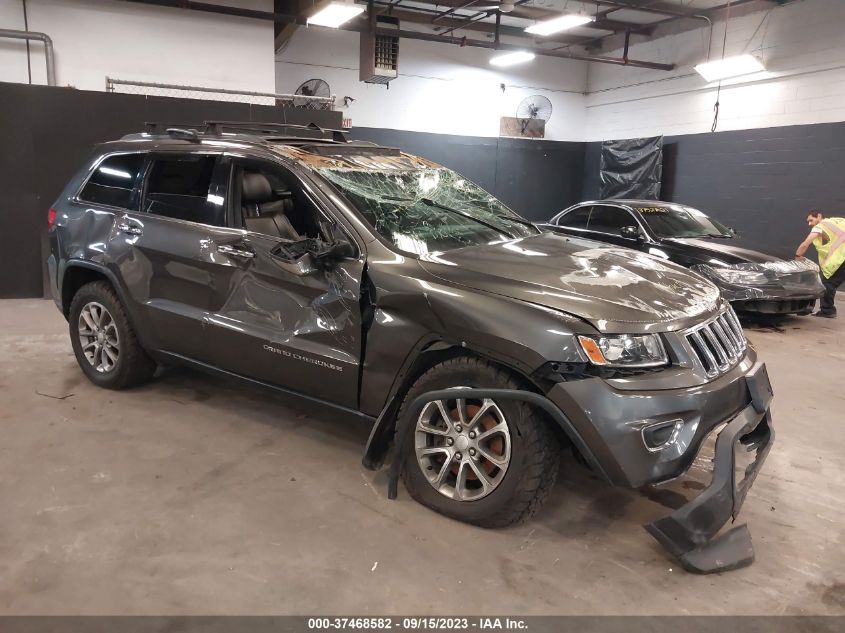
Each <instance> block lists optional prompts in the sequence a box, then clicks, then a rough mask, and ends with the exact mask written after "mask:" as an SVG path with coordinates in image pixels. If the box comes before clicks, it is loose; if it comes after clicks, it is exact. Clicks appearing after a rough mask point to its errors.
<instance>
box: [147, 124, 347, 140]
mask: <svg viewBox="0 0 845 633" xmlns="http://www.w3.org/2000/svg"><path fill="white" fill-rule="evenodd" d="M144 126H145V127H146V132H147V133H149V134H161V133H162V132H164V133H167V134H169V135H171V136H175V135H176V134H174V133H173V132H171V130H173V131H174V132H175V131H176V130H179V132H180V137H181V138H185V135H186V134H188V133H190V132H195V133H196V134H211V135H214V136H219V135H221V134H223V132H224V131H230V132H243V133H246V134H253V135H256V136H264V137H268V136H273V137H279V138H290V139H291V140H298V139H303V138H304V139H309V140H321V141H330V142H333V143H346V142H348V139H347V137H346V132H344V131H343V130H336V129H331V128H322V127H320V126H319V125H317V124H316V123H309V124H308V125H298V124H293V123H271V122H264V121H218V120H210V121H203V122H202V123H163V122H155V121H149V122H146V123H144ZM289 131H292V132H293V133H292V134H290V133H289ZM296 132H306V134H297V133H296ZM280 133H281V134H280Z"/></svg>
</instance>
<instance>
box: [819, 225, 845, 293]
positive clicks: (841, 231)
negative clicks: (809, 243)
mask: <svg viewBox="0 0 845 633" xmlns="http://www.w3.org/2000/svg"><path fill="white" fill-rule="evenodd" d="M816 226H818V227H819V228H820V229H821V230H822V231H824V234H825V235H826V236H827V243H826V244H825V243H823V241H822V237H821V235H820V236H819V237H817V238H816V239H815V240H813V246H815V247H816V251H817V252H818V254H819V267H821V269H822V274H823V275H824V276H825V278H826V279H830V277H831V276H832V275H833V273H835V272H836V271H837V270H838V269H839V267H840V266H841V265H842V262H845V218H825V219H824V220H822V221H821V222H819V223H818V224H817V225H816Z"/></svg>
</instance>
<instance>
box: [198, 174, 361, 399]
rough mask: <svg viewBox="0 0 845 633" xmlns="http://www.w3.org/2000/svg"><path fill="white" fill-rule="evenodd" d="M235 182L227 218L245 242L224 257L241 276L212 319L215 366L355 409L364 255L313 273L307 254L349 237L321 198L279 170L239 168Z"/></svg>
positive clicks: (358, 369) (304, 183)
mask: <svg viewBox="0 0 845 633" xmlns="http://www.w3.org/2000/svg"><path fill="white" fill-rule="evenodd" d="M233 182H234V183H235V185H234V195H233V196H232V197H231V200H232V202H231V204H232V207H233V211H234V213H232V214H231V216H232V217H233V218H234V223H235V224H236V225H237V227H236V228H240V227H243V228H244V230H246V236H245V239H244V241H243V244H242V249H241V250H240V251H239V252H237V253H233V254H232V253H230V254H228V255H226V257H228V258H229V260H230V263H231V264H232V265H233V266H237V268H238V274H237V275H235V276H234V277H233V278H232V283H231V287H230V292H229V295H228V298H227V300H226V302H225V303H224V305H222V306H221V307H220V308H219V309H218V310H216V311H214V313H213V314H210V315H209V327H210V329H211V330H212V331H213V339H214V340H215V341H218V342H219V344H218V345H216V352H217V364H218V365H219V366H220V367H222V368H224V369H227V370H229V371H233V372H235V373H237V374H240V375H244V376H247V377H250V378H255V379H257V380H261V381H263V382H267V383H271V384H274V385H278V386H281V387H284V388H287V389H290V390H293V391H297V392H300V393H303V394H306V395H309V396H313V397H316V398H319V399H321V400H326V401H328V402H332V403H334V404H339V405H342V406H347V407H350V408H356V407H357V403H358V374H359V371H360V361H361V344H362V336H361V311H360V305H359V297H360V289H361V277H362V274H363V270H364V256H363V254H361V253H360V251H358V250H357V249H356V252H358V254H357V255H356V256H355V257H350V258H347V259H344V260H342V261H338V262H336V263H334V264H333V265H330V266H328V267H324V266H318V265H317V264H316V260H315V259H314V258H313V257H312V256H311V254H310V253H309V252H308V250H309V248H310V249H312V250H313V247H314V245H315V244H319V243H321V242H326V241H328V240H330V239H333V238H337V237H338V236H340V237H343V236H344V234H343V233H342V231H343V229H342V228H340V227H339V226H338V225H337V224H336V223H335V219H334V218H333V216H332V215H331V214H330V213H329V212H328V211H327V203H326V201H325V200H324V199H323V198H322V197H321V196H320V195H319V194H318V193H317V191H316V190H315V188H314V187H312V186H309V185H308V184H307V183H306V182H305V181H303V180H302V179H301V178H299V177H298V176H295V175H294V174H293V173H292V172H291V171H290V170H289V169H287V168H285V167H283V166H281V165H280V164H276V163H272V162H269V161H266V162H265V161H261V162H259V161H250V162H247V161H242V162H240V163H238V164H237V166H236V170H235V176H234V180H233ZM338 231H340V233H338ZM327 232H332V236H331V237H330V236H329V235H327V234H326V233H327ZM347 237H348V236H347Z"/></svg>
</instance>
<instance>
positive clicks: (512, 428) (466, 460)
mask: <svg viewBox="0 0 845 633" xmlns="http://www.w3.org/2000/svg"><path fill="white" fill-rule="evenodd" d="M452 387H488V388H500V389H520V388H522V386H521V385H520V383H519V382H518V381H517V380H516V379H515V378H514V377H513V376H512V375H511V374H510V373H508V372H506V371H504V370H502V369H500V368H498V367H496V366H495V365H493V364H491V363H488V362H486V361H484V360H481V359H475V358H456V359H452V360H448V361H445V362H444V363H441V364H439V365H437V366H435V367H433V368H432V369H430V370H429V371H428V372H426V373H425V374H423V375H422V376H421V377H420V378H419V379H418V380H417V382H416V383H415V384H414V386H413V387H412V388H411V389H410V391H409V392H408V394H407V395H406V397H405V400H404V403H403V405H402V408H401V409H400V412H399V421H400V424H408V425H410V428H409V432H408V433H407V434H406V437H405V444H404V446H403V447H401V450H402V451H403V453H404V468H403V478H404V481H405V486H406V488H407V489H408V492H409V493H410V494H411V496H412V497H413V498H414V499H416V500H417V501H419V502H420V503H422V504H423V505H426V506H428V507H430V508H432V509H433V510H436V511H437V512H440V513H442V514H445V515H447V516H450V517H452V518H455V519H459V520H461V521H466V522H468V523H474V524H476V525H480V526H483V527H502V526H506V525H511V524H513V523H517V522H520V521H523V520H525V519H527V518H528V517H530V516H531V515H533V514H534V513H535V512H536V511H537V510H539V508H540V507H541V505H542V503H543V502H544V501H545V499H546V497H547V496H548V493H549V491H550V490H551V488H552V485H553V484H554V482H555V479H556V477H557V472H558V468H559V461H560V446H559V443H558V440H557V437H556V435H555V433H554V431H553V430H552V429H551V428H550V427H549V425H548V422H547V421H546V418H545V417H544V416H543V415H542V414H541V413H540V412H539V411H537V410H536V409H534V408H533V407H531V406H529V405H527V404H525V403H523V402H519V401H514V400H502V401H500V402H497V401H495V400H490V399H484V400H474V399H465V398H461V397H460V389H455V397H454V398H450V399H447V400H439V401H434V402H430V403H429V404H427V405H426V407H425V408H424V409H423V411H422V413H421V414H420V415H419V416H418V418H417V419H415V420H408V419H407V418H406V416H407V406H408V405H409V404H410V403H411V402H412V401H413V400H414V399H415V398H416V397H417V396H419V395H421V394H422V393H425V392H426V391H432V390H435V389H448V388H452Z"/></svg>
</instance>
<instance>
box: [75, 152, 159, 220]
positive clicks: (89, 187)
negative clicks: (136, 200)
mask: <svg viewBox="0 0 845 633" xmlns="http://www.w3.org/2000/svg"><path fill="white" fill-rule="evenodd" d="M143 165H144V156H143V155H142V154H118V155H116V156H109V157H108V158H106V159H104V160H103V161H102V162H101V163H100V164H99V165H98V166H97V167H96V169H94V172H93V173H92V174H91V176H90V177H89V178H88V182H86V183H85V186H84V187H83V188H82V191H80V192H79V199H80V200H82V201H84V202H90V203H92V204H102V205H106V206H110V207H122V208H125V209H129V208H130V206H131V204H132V203H133V200H132V192H133V191H134V189H135V182H136V181H137V179H138V173H139V172H140V171H141V169H142V167H143Z"/></svg>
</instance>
